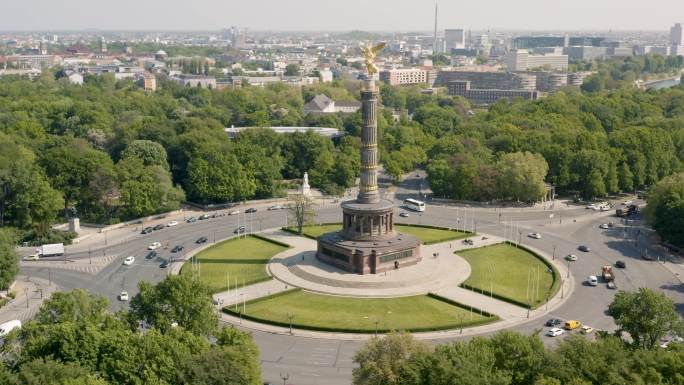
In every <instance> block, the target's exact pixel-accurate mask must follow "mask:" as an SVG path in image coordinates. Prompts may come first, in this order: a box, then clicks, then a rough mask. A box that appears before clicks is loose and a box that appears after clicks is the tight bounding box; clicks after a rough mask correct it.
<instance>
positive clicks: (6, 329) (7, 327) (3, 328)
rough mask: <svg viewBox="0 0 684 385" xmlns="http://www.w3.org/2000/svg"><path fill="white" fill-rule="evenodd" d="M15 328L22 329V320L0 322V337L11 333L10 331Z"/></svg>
mask: <svg viewBox="0 0 684 385" xmlns="http://www.w3.org/2000/svg"><path fill="white" fill-rule="evenodd" d="M14 329H21V321H19V320H18V319H15V320H12V321H7V322H5V323H4V324H0V338H2V337H5V336H6V335H8V334H10V332H11V331H12V330H14Z"/></svg>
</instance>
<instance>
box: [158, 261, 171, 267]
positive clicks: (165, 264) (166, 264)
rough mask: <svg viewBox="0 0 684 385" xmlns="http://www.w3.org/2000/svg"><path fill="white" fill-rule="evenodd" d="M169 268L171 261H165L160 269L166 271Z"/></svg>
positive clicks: (160, 265)
mask: <svg viewBox="0 0 684 385" xmlns="http://www.w3.org/2000/svg"><path fill="white" fill-rule="evenodd" d="M167 267H169V261H166V260H165V261H162V263H160V264H159V268H160V269H166V268H167Z"/></svg>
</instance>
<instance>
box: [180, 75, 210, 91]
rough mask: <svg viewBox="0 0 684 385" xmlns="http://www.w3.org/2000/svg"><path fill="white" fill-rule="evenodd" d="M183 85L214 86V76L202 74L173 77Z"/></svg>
mask: <svg viewBox="0 0 684 385" xmlns="http://www.w3.org/2000/svg"><path fill="white" fill-rule="evenodd" d="M174 80H175V81H176V82H178V84H180V85H182V86H183V87H199V88H216V78H214V77H211V76H204V75H180V76H178V77H176V78H174Z"/></svg>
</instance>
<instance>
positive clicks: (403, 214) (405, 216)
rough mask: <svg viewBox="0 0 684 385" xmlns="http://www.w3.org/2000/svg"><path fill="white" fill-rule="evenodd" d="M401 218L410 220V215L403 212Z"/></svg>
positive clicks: (400, 214)
mask: <svg viewBox="0 0 684 385" xmlns="http://www.w3.org/2000/svg"><path fill="white" fill-rule="evenodd" d="M399 216H400V217H402V218H408V217H409V213H405V212H401V213H399Z"/></svg>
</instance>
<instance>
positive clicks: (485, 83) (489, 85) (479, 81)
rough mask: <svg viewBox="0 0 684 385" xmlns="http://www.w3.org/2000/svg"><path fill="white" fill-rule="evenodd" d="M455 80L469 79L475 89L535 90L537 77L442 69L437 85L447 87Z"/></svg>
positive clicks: (521, 74) (509, 73)
mask: <svg viewBox="0 0 684 385" xmlns="http://www.w3.org/2000/svg"><path fill="white" fill-rule="evenodd" d="M454 81H469V82H470V84H471V87H472V88H474V89H497V90H521V89H523V90H534V89H535V88H536V86H537V79H536V77H535V76H534V75H529V74H526V73H512V72H489V71H457V70H452V71H440V72H439V74H437V81H436V82H435V86H436V87H447V86H448V85H449V83H451V82H454Z"/></svg>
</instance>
